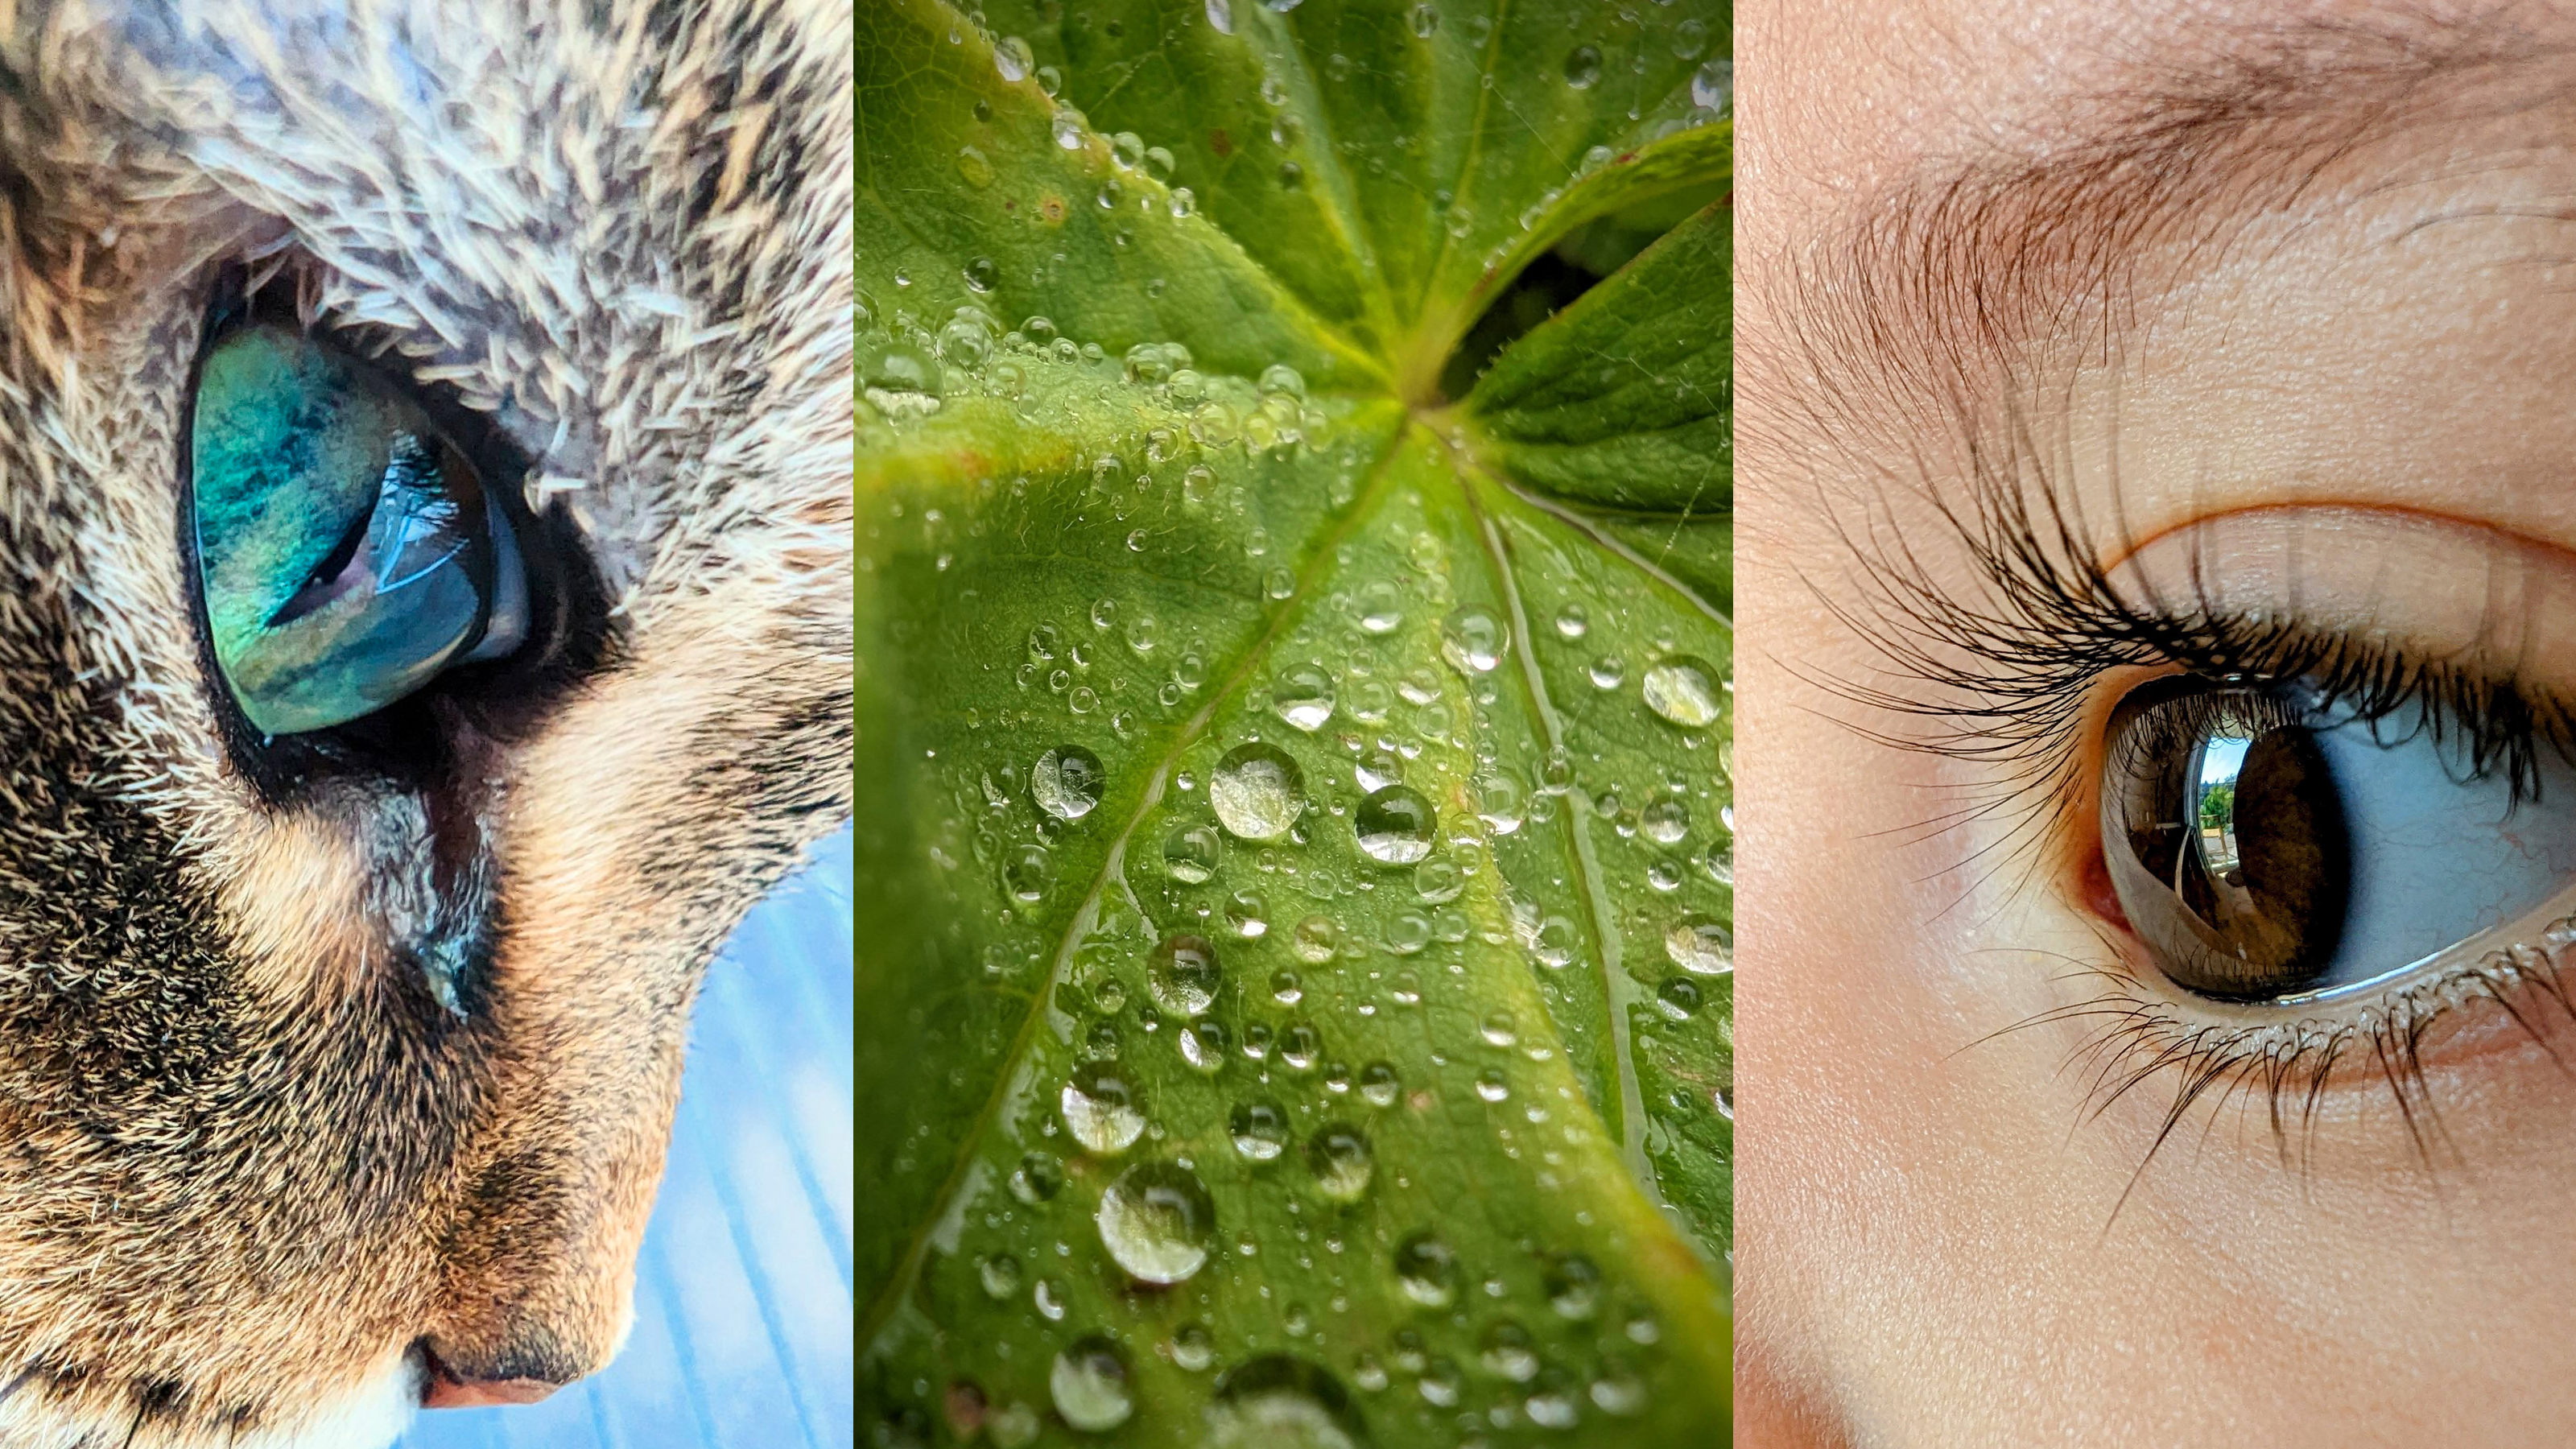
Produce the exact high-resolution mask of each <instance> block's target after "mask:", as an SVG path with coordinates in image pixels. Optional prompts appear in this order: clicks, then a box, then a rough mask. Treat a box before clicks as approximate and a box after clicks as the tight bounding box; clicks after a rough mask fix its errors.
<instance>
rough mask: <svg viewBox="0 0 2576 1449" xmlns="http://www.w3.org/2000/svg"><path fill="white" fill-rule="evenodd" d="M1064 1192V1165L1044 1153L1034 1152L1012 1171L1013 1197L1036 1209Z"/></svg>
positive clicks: (1022, 1159)
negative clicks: (1040, 1204)
mask: <svg viewBox="0 0 2576 1449" xmlns="http://www.w3.org/2000/svg"><path fill="white" fill-rule="evenodd" d="M1062 1191H1064V1164H1063V1163H1061V1162H1058V1161H1056V1160H1055V1158H1054V1157H1052V1156H1050V1155H1048V1154H1047V1153H1044V1152H1032V1153H1030V1154H1029V1155H1027V1156H1026V1157H1023V1158H1021V1159H1020V1165H1019V1166H1017V1167H1015V1168H1012V1169H1011V1196H1013V1197H1015V1198H1018V1199H1019V1200H1020V1201H1022V1202H1024V1203H1027V1204H1028V1205H1029V1206H1031V1207H1036V1206H1037V1205H1038V1204H1039V1203H1042V1202H1045V1201H1046V1200H1047V1199H1049V1198H1051V1197H1054V1196H1055V1195H1056V1194H1057V1193H1059V1192H1062Z"/></svg>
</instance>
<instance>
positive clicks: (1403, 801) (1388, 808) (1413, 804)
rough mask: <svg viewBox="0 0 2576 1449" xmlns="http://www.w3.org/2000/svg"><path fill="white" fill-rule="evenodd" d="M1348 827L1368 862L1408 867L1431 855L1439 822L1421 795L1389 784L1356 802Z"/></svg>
mask: <svg viewBox="0 0 2576 1449" xmlns="http://www.w3.org/2000/svg"><path fill="white" fill-rule="evenodd" d="M1351 828H1352V829H1353V830H1354V831H1356V832H1357V833H1358V836H1359V843H1360V849H1361V850H1362V851H1364V852H1366V853H1367V855H1368V857H1369V858H1370V859H1371V860H1377V861H1383V862H1385V863H1386V864H1388V865H1411V864H1413V863H1414V862H1415V861H1418V860H1421V859H1422V858H1423V857H1425V856H1427V855H1429V854H1431V843H1432V840H1433V839H1434V837H1436V836H1437V835H1438V834H1439V830H1440V822H1439V817H1438V816H1437V815H1436V814H1435V813H1434V812H1433V811H1432V808H1431V802H1430V801H1428V800H1426V799H1424V798H1422V794H1421V792H1419V791H1417V790H1409V789H1407V788H1405V787H1404V786H1402V785H1389V786H1387V787H1386V788H1385V789H1383V790H1379V791H1377V792H1376V793H1374V794H1372V795H1370V796H1369V797H1368V798H1367V799H1365V800H1362V801H1361V802H1360V806H1359V809H1357V810H1355V811H1353V812H1352V814H1351Z"/></svg>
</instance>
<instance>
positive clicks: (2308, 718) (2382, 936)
mask: <svg viewBox="0 0 2576 1449" xmlns="http://www.w3.org/2000/svg"><path fill="white" fill-rule="evenodd" d="M2404 718H2405V719H2406V720H2407V723H2406V724H2405V725H2404V726H2403V727H2399V726H2397V725H2396V724H2394V723H2393V722H2392V721H2391V720H2388V719H2381V720H2369V719H2362V718H2357V717H2355V716H2354V715H2353V714H2352V713H2351V712H2350V711H2337V710H2333V709H2322V708H2318V707H2315V706H2312V705H2308V704H2305V703H2302V702H2301V701H2300V700H2299V698H2298V697H2297V696H2296V694H2295V692H2281V691H2270V690H2262V689H2246V688H2235V687H2227V686H2220V685H2212V684H2205V683H2200V682H2196V681H2182V682H2181V683H2180V684H2179V685H2177V684H2176V683H2174V682H2172V681H2163V682H2160V683H2159V684H2158V685H2156V686H2152V687H2150V688H2148V689H2145V690H2141V691H2140V692H2139V693H2138V694H2136V695H2133V696H2131V699H2130V700H2129V701H2126V702H2124V703H2123V705H2122V707H2121V709H2120V710H2119V711H2118V714H2117V716H2116V718H2115V720H2114V723H2113V726H2112V739H2111V745H2110V749H2109V752H2108V754H2107V756H2106V760H2105V765H2104V777H2103V781H2102V822H2101V824H2102V852H2103V857H2104V860H2105V863H2106V864H2107V866H2108V867H2109V873H2110V877H2111V884H2112V888H2113V890H2114V892H2115V893H2116V894H2117V896H2118V899H2119V903H2120V908H2121V911H2122V913H2123V914H2125V915H2126V916H2127V918H2128V921H2129V924H2130V926H2131V928H2132V929H2133V930H2134V931H2135V932H2136V933H2137V936H2138V938H2139V940H2140V941H2141V942H2143V943H2144V944H2145V946H2146V948H2147V951H2148V954H2149V956H2150V957H2151V958H2152V960H2153V963H2154V965H2155V967H2156V969H2157V970H2159V971H2161V972H2162V973H2163V974H2164V975H2165V976H2166V977H2167V978H2168V979H2170V980H2171V981H2173V982H2174V983H2175V984H2176V985H2178V986H2181V987H2183V988H2185V989H2187V990H2190V991H2193V992H2196V993H2199V994H2201V995H2203V996H2209V997H2216V998H2220V999H2224V1000H2231V1001H2258V1002H2260V1001H2269V1002H2298V1001H2306V1000H2314V999H2316V998H2318V997H2320V996H2323V995H2327V994H2331V993H2337V992H2342V991H2345V990H2348V989H2353V988H2358V987H2362V986H2368V985H2373V984H2376V983H2379V982H2383V981H2386V980H2389V979H2391V978H2394V977H2397V976H2400V975H2402V974H2404V973H2406V972H2408V971H2411V970H2413V969H2415V968H2416V967H2417V966H2418V965H2420V964H2422V963H2424V962H2426V961H2429V960H2430V959H2432V958H2434V957H2436V956H2440V955H2443V954H2445V953H2447V952H2449V951H2451V950H2453V949H2454V948H2457V947H2461V946H2463V945H2472V946H2474V945H2477V944H2479V938H2480V937H2482V936H2486V935H2489V934H2490V933H2497V932H2503V931H2508V930H2509V929H2511V928H2513V927H2514V926H2516V924H2517V923H2518V922H2519V921H2520V920H2521V919H2522V918H2524V917H2526V916H2527V915H2528V914H2529V913H2530V912H2531V911H2532V910H2533V909H2534V908H2535V907H2538V906H2540V905H2543V904H2544V903H2547V902H2549V901H2550V900H2551V898H2552V897H2553V896H2555V895H2556V894H2558V893H2559V892H2560V890H2561V889H2562V888H2564V886H2565V885H2566V883H2567V882H2568V881H2569V880H2570V878H2571V877H2576V768H2571V767H2570V766H2569V765H2568V763H2567V762H2566V761H2565V760H2563V759H2562V758H2560V757H2559V756H2558V755H2556V754H2555V753H2551V752H2547V751H2543V752H2542V753H2541V754H2540V755H2538V756H2536V757H2535V758H2534V760H2533V761H2532V763H2531V768H2530V769H2529V770H2528V771H2526V772H2525V775H2524V778H2523V779H2522V781H2521V782H2520V784H2519V785H2517V783H2516V781H2515V780H2514V779H2513V777H2512V772H2510V771H2506V770H2499V769H2494V768H2485V769H2481V768H2478V767H2477V762H2476V761H2475V760H2473V759H2472V758H2471V757H2470V755H2471V752H2470V749H2469V746H2468V743H2467V740H2466V738H2465V733H2464V731H2462V730H2460V729H2457V728H2446V727H2444V726H2445V723H2446V721H2445V719H2444V717H2443V715H2442V714H2441V712H2440V711H2439V709H2438V708H2437V707H2433V706H2426V707H2425V708H2423V709H2422V710H2421V711H2413V710H2410V711H2408V712H2407V713H2406V714H2405V716H2404Z"/></svg>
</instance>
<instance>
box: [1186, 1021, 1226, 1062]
mask: <svg viewBox="0 0 2576 1449" xmlns="http://www.w3.org/2000/svg"><path fill="white" fill-rule="evenodd" d="M1173 1039H1174V1040H1175V1041H1177V1042H1178V1043H1179V1044H1180V1048H1181V1060H1182V1061H1185V1062H1188V1063H1189V1064H1190V1065H1191V1066H1193V1067H1196V1068H1198V1069H1199V1070H1200V1071H1202V1072H1213V1071H1216V1070H1217V1069H1219V1068H1220V1067H1223V1066H1224V1065H1225V1047H1226V1035H1225V1023H1223V1022H1221V1021H1218V1020H1217V1019H1216V1018H1215V1017H1212V1016H1202V1017H1200V1018H1199V1019H1198V1020H1196V1021H1193V1022H1191V1023H1189V1024H1188V1025H1186V1026H1184V1027H1182V1028H1181V1029H1180V1032H1179V1033H1178V1034H1177V1035H1176V1036H1175V1037H1174V1038H1173Z"/></svg>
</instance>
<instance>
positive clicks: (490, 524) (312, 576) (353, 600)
mask: <svg viewBox="0 0 2576 1449" xmlns="http://www.w3.org/2000/svg"><path fill="white" fill-rule="evenodd" d="M189 445H190V474H191V476H190V481H189V487H190V488H191V489H192V503H193V515H194V518H195V524H196V527H195V538H194V540H193V542H194V544H195V546H196V549H197V562H198V570H197V572H198V577H199V580H200V583H201V587H202V588H203V590H204V601H205V611H206V623H207V631H208V634H209V637H210V639H211V642H212V645H213V653H214V660H215V665H216V668H217V669H218V670H219V671H220V672H221V674H222V676H223V680H224V684H225V686H226V688H228V689H229V690H230V691H231V693H232V697H233V699H234V701H235V702H236V703H237V704H238V705H239V706H240V708H241V712H242V715H243V717H244V718H246V719H247V720H249V722H250V724H251V726H252V727H253V728H254V729H257V730H259V731H260V732H261V733H263V734H266V735H271V736H276V735H292V734H300V733H305V732H308V731H313V730H321V729H328V728H330V727H332V726H334V725H340V724H346V723H348V722H350V721H352V720H356V719H360V718H363V717H365V716H367V715H370V714H373V713H375V712H376V711H378V710H381V709H383V708H384V707H385V706H387V705H390V704H392V703H394V702H396V701H398V700H400V699H402V698H404V697H406V696H408V695H410V694H413V693H415V692H417V691H418V690H419V689H421V688H422V687H423V686H424V685H426V684H428V683H429V682H430V681H431V680H432V679H434V678H436V677H437V676H438V675H439V674H440V673H441V672H442V671H444V670H446V669H449V668H451V667H453V666H455V665H458V664H463V663H469V662H474V661H481V660H489V659H498V658H501V657H503V656H505V655H508V654H509V653H510V652H511V651H513V650H514V649H516V648H517V647H518V646H519V645H520V643H521V642H523V640H524V639H525V638H526V635H527V632H528V623H529V608H528V584H527V577H526V572H525V567H524V564H523V561H522V559H521V557H520V553H519V547H518V542H517V539H516V538H515V536H514V535H513V533H512V530H511V525H510V520H509V516H508V514H507V513H506V512H505V511H504V510H503V508H502V507H501V505H500V503H499V501H498V500H497V499H496V498H495V497H493V496H492V495H491V494H490V493H489V492H488V491H487V490H486V489H485V487H484V484H483V480H482V479H481V478H480V477H478V476H477V474H476V472H475V469H474V466H473V464H472V463H471V461H469V460H468V459H467V457H466V456H465V454H464V453H463V452H461V451H460V450H459V449H458V448H457V447H456V445H455V444H454V442H453V441H451V440H450V439H449V438H448V437H447V436H445V435H444V434H443V433H442V432H441V431H440V430H439V428H438V427H437V426H436V425H435V424H434V423H433V422H432V421H431V419H430V417H429V416H428V414H427V413H426V412H425V411H423V409H422V408H421V407H420V405H419V404H418V403H416V402H414V401H413V400H411V399H410V398H408V397H406V396H405V395H404V394H403V393H402V392H401V391H400V390H398V389H397V388H396V387H395V386H393V385H392V384H391V383H390V382H388V381H387V380H386V379H384V378H383V377H381V376H380V375H378V373H377V372H376V371H375V370H374V369H372V368H370V367H369V366H367V365H366V364H365V363H363V362H361V361H359V360H358V359H357V358H355V357H352V356H350V355H348V354H346V353H343V352H340V351H338V350H336V349H334V348H332V347H330V346H329V345H327V344H326V343H323V342H321V341H318V340H316V339H314V338H312V337H309V336H307V335H305V334H304V333H303V332H301V331H299V330H297V329H296V328H293V327H290V326H285V325H281V324H278V323H274V322H252V323H248V324H245V325H242V326H238V327H235V328H233V329H231V330H230V331H229V332H227V333H226V334H225V335H223V336H222V337H220V338H219V339H218V340H217V341H216V342H215V344H214V345H213V346H212V347H211V348H210V349H209V350H208V351H207V353H206V355H205V358H204V360H203V361H202V363H201V364H200V365H199V369H198V376H197V384H196V395H195V407H194V410H193V421H192V424H191V429H190V434H189Z"/></svg>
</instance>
